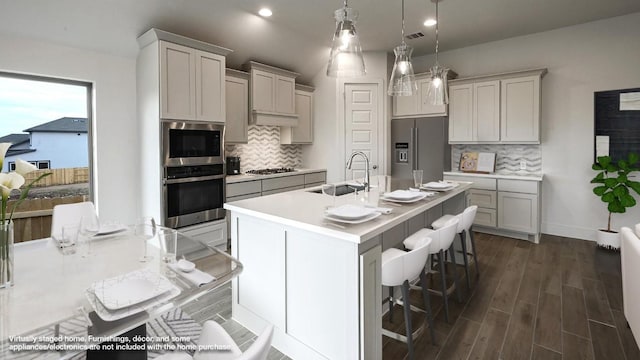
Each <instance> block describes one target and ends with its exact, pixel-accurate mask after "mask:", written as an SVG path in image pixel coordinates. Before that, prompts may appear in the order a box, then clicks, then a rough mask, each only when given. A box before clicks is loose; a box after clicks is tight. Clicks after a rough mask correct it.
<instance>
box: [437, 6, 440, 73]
mask: <svg viewBox="0 0 640 360" xmlns="http://www.w3.org/2000/svg"><path fill="white" fill-rule="evenodd" d="M439 2H440V1H439V0H436V66H437V65H438V24H439V23H440V19H438V3H439Z"/></svg>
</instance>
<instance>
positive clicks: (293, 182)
mask: <svg viewBox="0 0 640 360" xmlns="http://www.w3.org/2000/svg"><path fill="white" fill-rule="evenodd" d="M300 185H302V187H304V175H294V176H282V177H277V178H273V179H265V180H262V194H263V195H266V192H268V191H269V190H275V189H282V188H288V187H293V186H300ZM270 194H272V193H270Z"/></svg>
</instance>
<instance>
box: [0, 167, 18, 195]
mask: <svg viewBox="0 0 640 360" xmlns="http://www.w3.org/2000/svg"><path fill="white" fill-rule="evenodd" d="M22 185H24V178H23V177H22V175H20V174H18V173H15V172H10V173H8V174H5V173H0V190H1V191H2V197H3V198H5V199H6V198H7V197H9V195H11V191H12V190H17V189H20V187H21V186H22Z"/></svg>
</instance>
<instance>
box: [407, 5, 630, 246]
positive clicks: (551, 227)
mask: <svg viewBox="0 0 640 360" xmlns="http://www.w3.org/2000/svg"><path fill="white" fill-rule="evenodd" d="M638 39H640V13H635V14H631V15H626V16H622V17H617V18H612V19H607V20H602V21H596V22H591V23H587V24H583V25H576V26H571V27H566V28H562V29H558V30H553V31H548V32H544V33H539V34H533V35H528V36H522V37H517V38H512V39H507V40H503V41H496V42H491V43H486V44H482V45H478V46H472V47H467V48H463V49H458V50H453V51H448V52H444V53H441V54H440V55H441V56H440V63H441V64H443V65H445V66H447V67H450V68H451V69H453V70H455V71H456V72H457V73H458V74H460V77H466V76H472V75H481V74H489V73H499V72H506V71H511V70H522V69H529V68H541V67H546V68H548V70H549V73H548V74H547V75H546V76H545V77H544V78H543V80H542V113H541V116H542V164H543V172H544V176H545V179H544V182H543V186H542V188H543V197H542V232H543V233H549V234H555V235H561V236H568V237H575V238H581V239H594V237H595V231H594V230H595V229H596V228H601V227H606V221H607V211H606V207H605V206H604V204H603V203H602V202H600V200H599V199H598V198H597V197H596V196H595V195H594V194H593V193H592V191H591V189H592V188H593V186H592V185H591V184H589V181H590V179H591V178H592V177H593V176H594V175H595V173H594V171H592V170H591V164H592V162H593V140H594V139H593V136H594V133H593V121H594V117H593V110H594V104H593V93H594V92H595V91H602V90H613V89H624V88H631V87H639V86H640V63H639V60H640V46H639V44H640V43H639V40H638ZM432 61H433V57H421V58H416V59H415V61H414V66H415V67H417V70H418V71H426V70H427V68H428V66H430V65H431V64H432ZM613 219H614V220H613V226H614V227H615V228H619V227H621V226H628V225H631V224H635V223H637V222H639V221H640V206H637V207H635V208H634V209H632V210H630V211H628V212H627V213H626V214H622V215H615V214H614V216H613Z"/></svg>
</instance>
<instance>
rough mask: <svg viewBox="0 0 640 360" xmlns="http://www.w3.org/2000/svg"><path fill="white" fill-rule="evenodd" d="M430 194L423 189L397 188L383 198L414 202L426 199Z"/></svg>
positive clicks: (400, 201)
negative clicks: (422, 190)
mask: <svg viewBox="0 0 640 360" xmlns="http://www.w3.org/2000/svg"><path fill="white" fill-rule="evenodd" d="M427 195H428V194H427V193H424V192H421V191H410V190H396V191H392V192H389V193H386V194H384V195H383V196H382V200H386V201H393V202H398V203H412V202H416V201H419V200H422V199H424V198H425V197H426V196H427Z"/></svg>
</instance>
